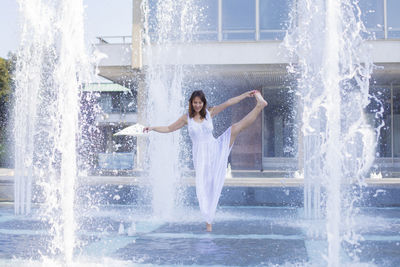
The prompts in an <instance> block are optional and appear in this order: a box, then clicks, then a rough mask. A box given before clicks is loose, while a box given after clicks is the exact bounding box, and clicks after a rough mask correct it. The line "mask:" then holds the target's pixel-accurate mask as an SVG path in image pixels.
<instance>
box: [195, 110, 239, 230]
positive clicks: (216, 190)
mask: <svg viewBox="0 0 400 267" xmlns="http://www.w3.org/2000/svg"><path fill="white" fill-rule="evenodd" d="M213 129H214V126H213V123H212V118H211V115H210V113H209V112H208V110H207V114H206V118H205V119H204V120H203V121H202V122H201V123H200V122H196V121H195V120H193V119H192V118H190V117H189V116H188V130H189V135H190V138H191V139H192V144H193V149H192V153H193V164H194V168H195V171H196V195H197V199H198V201H199V206H200V211H201V213H202V215H203V217H204V219H205V221H206V222H207V223H210V224H211V223H212V221H213V219H214V215H215V210H216V208H217V204H218V200H219V197H220V196H221V190H222V187H223V185H224V180H225V176H226V168H227V163H228V156H229V153H230V152H231V149H232V147H229V143H230V137H231V127H229V128H228V129H227V130H226V131H225V132H224V133H223V134H222V135H220V136H219V137H218V138H214V136H213V134H212V132H213Z"/></svg>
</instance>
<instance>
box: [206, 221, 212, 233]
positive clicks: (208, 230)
mask: <svg viewBox="0 0 400 267" xmlns="http://www.w3.org/2000/svg"><path fill="white" fill-rule="evenodd" d="M206 227H207V232H211V231H212V225H211V224H209V223H206Z"/></svg>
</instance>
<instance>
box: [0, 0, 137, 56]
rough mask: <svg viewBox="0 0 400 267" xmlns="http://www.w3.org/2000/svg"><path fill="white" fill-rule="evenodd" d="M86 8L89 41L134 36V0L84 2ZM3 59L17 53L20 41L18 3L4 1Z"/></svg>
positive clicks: (0, 6) (0, 33) (0, 3)
mask: <svg viewBox="0 0 400 267" xmlns="http://www.w3.org/2000/svg"><path fill="white" fill-rule="evenodd" d="M83 3H84V5H85V6H86V9H85V33H86V40H87V41H88V42H96V36H124V35H129V36H130V35H131V29H132V0H83ZM0 10H1V14H2V15H1V16H0V36H1V39H0V40H1V42H0V57H3V58H6V57H7V54H8V52H9V51H16V49H17V48H18V42H19V27H20V25H19V21H18V16H19V14H18V4H17V0H0Z"/></svg>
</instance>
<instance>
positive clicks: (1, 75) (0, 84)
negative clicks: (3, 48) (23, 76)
mask: <svg viewBox="0 0 400 267" xmlns="http://www.w3.org/2000/svg"><path fill="white" fill-rule="evenodd" d="M9 58H10V59H9V60H6V59H4V58H0V166H9V165H10V162H11V158H10V157H12V155H11V149H10V142H9V141H10V137H11V136H10V125H9V117H10V116H9V115H10V112H11V106H12V105H11V98H12V91H13V90H12V87H13V85H12V78H11V72H12V71H13V69H14V66H15V56H14V55H13V54H9Z"/></svg>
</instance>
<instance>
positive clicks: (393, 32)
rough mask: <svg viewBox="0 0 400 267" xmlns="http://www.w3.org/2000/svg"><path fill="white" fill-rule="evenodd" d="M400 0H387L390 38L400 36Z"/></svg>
mask: <svg viewBox="0 0 400 267" xmlns="http://www.w3.org/2000/svg"><path fill="white" fill-rule="evenodd" d="M399 12H400V1H399V0H387V24H388V38H400V16H399Z"/></svg>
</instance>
